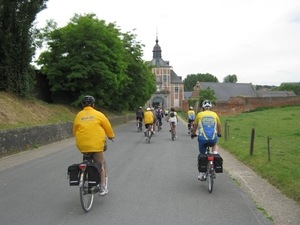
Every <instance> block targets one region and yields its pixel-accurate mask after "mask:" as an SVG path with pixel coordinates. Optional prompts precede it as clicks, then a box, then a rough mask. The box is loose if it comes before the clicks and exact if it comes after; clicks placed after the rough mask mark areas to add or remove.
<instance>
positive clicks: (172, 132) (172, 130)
mask: <svg viewBox="0 0 300 225" xmlns="http://www.w3.org/2000/svg"><path fill="white" fill-rule="evenodd" d="M171 135H172V141H174V138H175V134H174V123H172V128H171Z"/></svg>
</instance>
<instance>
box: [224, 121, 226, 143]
mask: <svg viewBox="0 0 300 225" xmlns="http://www.w3.org/2000/svg"><path fill="white" fill-rule="evenodd" d="M224 131H225V132H224V133H225V135H224V139H225V141H227V122H225V128H224Z"/></svg>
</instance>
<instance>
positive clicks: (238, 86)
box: [200, 82, 258, 101]
mask: <svg viewBox="0 0 300 225" xmlns="http://www.w3.org/2000/svg"><path fill="white" fill-rule="evenodd" d="M200 86H201V88H202V89H207V88H208V87H209V88H210V89H212V90H214V92H215V96H216V98H217V99H218V101H228V100H229V98H230V97H235V96H247V97H258V94H257V93H256V91H255V90H254V88H253V86H252V84H251V83H249V84H248V83H214V82H201V83H200Z"/></svg>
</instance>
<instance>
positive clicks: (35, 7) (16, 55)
mask: <svg viewBox="0 0 300 225" xmlns="http://www.w3.org/2000/svg"><path fill="white" fill-rule="evenodd" d="M47 1H48V0H31V1H24V0H14V1H11V0H0V40H1V42H0V43H1V44H0V91H7V92H10V93H13V94H17V95H19V96H21V97H24V96H26V95H27V94H28V92H29V91H30V90H31V89H32V88H33V86H34V82H35V73H34V67H33V66H32V65H31V64H30V63H31V62H32V58H33V56H34V54H35V45H34V38H35V34H36V29H35V28H34V27H33V22H34V20H35V17H36V14H37V13H38V12H40V11H41V10H43V9H45V8H46V2H47Z"/></svg>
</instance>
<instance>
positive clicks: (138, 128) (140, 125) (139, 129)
mask: <svg viewBox="0 0 300 225" xmlns="http://www.w3.org/2000/svg"><path fill="white" fill-rule="evenodd" d="M136 127H137V132H140V131H142V130H143V124H142V121H141V120H139V122H138V124H137V126H136Z"/></svg>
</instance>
